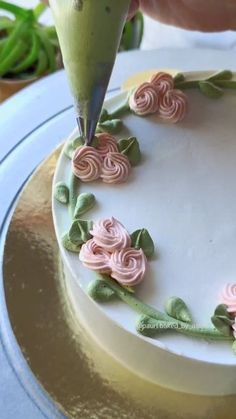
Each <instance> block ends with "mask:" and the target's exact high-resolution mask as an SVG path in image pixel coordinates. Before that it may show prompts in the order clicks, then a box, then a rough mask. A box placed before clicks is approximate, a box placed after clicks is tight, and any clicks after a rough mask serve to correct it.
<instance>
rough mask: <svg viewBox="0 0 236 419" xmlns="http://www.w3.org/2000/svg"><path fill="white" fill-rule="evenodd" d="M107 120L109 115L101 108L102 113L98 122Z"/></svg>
mask: <svg viewBox="0 0 236 419" xmlns="http://www.w3.org/2000/svg"><path fill="white" fill-rule="evenodd" d="M107 119H109V113H108V111H107V110H106V109H105V108H102V112H101V115H100V118H99V122H104V121H106V120H107Z"/></svg>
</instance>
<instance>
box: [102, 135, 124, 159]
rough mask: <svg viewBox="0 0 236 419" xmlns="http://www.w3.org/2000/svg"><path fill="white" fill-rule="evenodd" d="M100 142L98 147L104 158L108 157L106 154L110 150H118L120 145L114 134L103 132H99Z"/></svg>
mask: <svg viewBox="0 0 236 419" xmlns="http://www.w3.org/2000/svg"><path fill="white" fill-rule="evenodd" d="M96 136H97V139H98V144H97V146H96V149H97V151H98V153H99V154H100V156H101V157H102V158H104V157H106V155H107V154H108V153H110V152H118V151H119V150H118V145H117V141H116V139H115V137H113V136H112V135H110V134H108V133H106V132H103V133H101V134H97V135H96Z"/></svg>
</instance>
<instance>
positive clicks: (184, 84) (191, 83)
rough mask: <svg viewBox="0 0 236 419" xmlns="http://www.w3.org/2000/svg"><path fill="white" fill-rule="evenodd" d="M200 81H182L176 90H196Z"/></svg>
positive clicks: (176, 86) (177, 84)
mask: <svg viewBox="0 0 236 419" xmlns="http://www.w3.org/2000/svg"><path fill="white" fill-rule="evenodd" d="M199 81H200V80H190V81H181V82H179V83H176V84H175V88H176V89H180V90H182V89H194V88H196V87H198V83H199Z"/></svg>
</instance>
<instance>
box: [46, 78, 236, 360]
mask: <svg viewBox="0 0 236 419" xmlns="http://www.w3.org/2000/svg"><path fill="white" fill-rule="evenodd" d="M232 76H233V75H232V72H231V71H229V70H224V71H220V72H217V73H214V74H212V75H211V76H210V77H208V78H207V79H205V80H191V81H188V80H186V79H185V76H184V75H183V74H182V73H178V74H177V75H176V76H175V77H174V85H175V88H179V89H188V88H190V89H192V88H197V89H198V90H199V91H200V92H201V93H202V94H203V95H205V96H207V97H209V98H213V99H216V98H219V97H221V96H222V94H223V89H224V88H226V89H235V88H236V81H234V80H232ZM129 96H130V94H129V93H128V94H127V97H126V99H125V101H124V103H123V104H122V105H121V106H120V107H119V108H118V109H117V110H116V111H115V112H113V113H110V114H109V113H108V111H107V110H106V109H104V110H103V111H102V114H101V117H100V121H99V124H98V128H97V132H103V130H104V131H106V132H110V133H116V132H117V130H119V129H120V128H121V127H122V121H121V120H120V119H117V118H118V116H120V115H121V114H122V113H124V112H125V111H127V110H129V105H128V103H129ZM108 127H109V128H108ZM109 129H110V131H109ZM83 145H84V143H83V141H82V139H81V138H76V139H73V140H71V141H70V142H68V143H67V144H66V146H65V147H64V153H65V155H66V156H67V157H68V158H72V155H73V152H74V151H75V149H76V148H77V147H80V146H83ZM118 145H119V151H120V152H123V153H124V154H126V155H127V157H128V158H129V160H130V163H131V164H132V165H136V164H138V163H139V162H140V160H141V153H140V149H139V144H138V142H137V139H136V138H134V137H130V138H128V139H123V140H120V141H119V143H118ZM93 146H94V147H96V138H95V140H94V143H93ZM78 182H79V180H78V179H77V178H76V177H75V176H74V175H73V174H72V176H71V181H70V185H69V186H67V185H66V184H64V183H62V182H60V183H58V184H57V185H56V187H55V191H54V196H55V198H56V199H57V201H58V202H60V203H61V204H64V205H67V206H68V209H69V213H70V217H71V221H72V224H71V227H70V229H69V231H68V232H67V233H66V234H65V235H64V236H63V238H62V243H63V245H64V247H65V248H66V249H67V250H68V251H70V252H75V253H79V252H80V248H81V245H82V244H83V243H85V242H86V241H87V240H88V239H89V238H91V235H90V233H89V231H90V230H91V228H92V224H93V222H92V221H88V220H84V219H81V218H80V217H81V216H82V215H85V214H86V212H88V211H89V210H91V209H92V208H93V207H94V206H95V205H96V199H95V196H94V195H93V194H89V193H82V194H79V195H78V191H77V190H78ZM131 239H132V246H133V247H135V248H137V249H140V248H141V249H143V251H144V253H145V255H146V256H147V257H148V258H150V257H152V256H153V254H154V243H153V240H152V238H151V236H150V234H149V232H148V231H147V230H146V229H140V230H136V231H135V232H133V233H132V234H131ZM87 291H88V294H89V295H90V297H91V298H93V299H94V300H95V301H97V302H100V303H105V302H107V301H112V300H114V299H120V300H122V301H123V302H124V303H126V304H128V306H129V307H130V308H132V309H133V310H134V311H135V312H137V313H138V314H139V317H138V319H137V322H136V330H137V332H138V333H140V334H142V335H145V336H148V337H151V338H154V337H156V336H158V335H159V334H160V333H165V332H167V331H168V332H176V333H181V334H183V335H186V336H191V337H195V338H204V339H210V340H214V341H224V340H226V341H232V342H233V345H232V349H233V351H234V353H235V354H236V341H235V340H234V336H233V330H232V325H233V323H234V319H233V317H232V316H231V315H230V314H229V313H228V311H227V307H226V306H225V305H224V304H220V305H218V306H217V307H216V309H215V311H214V314H213V316H212V317H211V321H212V324H213V326H214V327H199V326H197V325H196V324H195V323H194V321H193V319H192V315H191V312H190V310H189V308H188V307H187V305H186V303H185V302H184V301H183V300H182V299H181V298H179V297H171V298H169V299H168V300H167V301H166V303H165V307H164V310H163V311H159V310H157V309H156V308H154V307H152V306H150V305H148V304H146V303H144V302H143V301H141V300H140V299H139V298H138V297H137V296H136V295H135V292H134V289H129V287H123V286H122V285H120V284H119V283H118V282H117V281H115V280H114V279H112V278H111V277H110V276H108V275H104V274H102V275H101V274H96V278H95V279H94V280H92V281H91V282H90V284H89V286H88V290H87ZM131 291H132V292H131Z"/></svg>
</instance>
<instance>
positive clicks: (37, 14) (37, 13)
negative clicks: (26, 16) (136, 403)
mask: <svg viewBox="0 0 236 419" xmlns="http://www.w3.org/2000/svg"><path fill="white" fill-rule="evenodd" d="M46 9H47V5H46V4H44V3H39V4H37V6H35V8H34V9H33V13H34V16H35V19H36V20H38V19H39V17H40V16H41V15H42V14H43V12H44V11H45V10H46Z"/></svg>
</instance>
